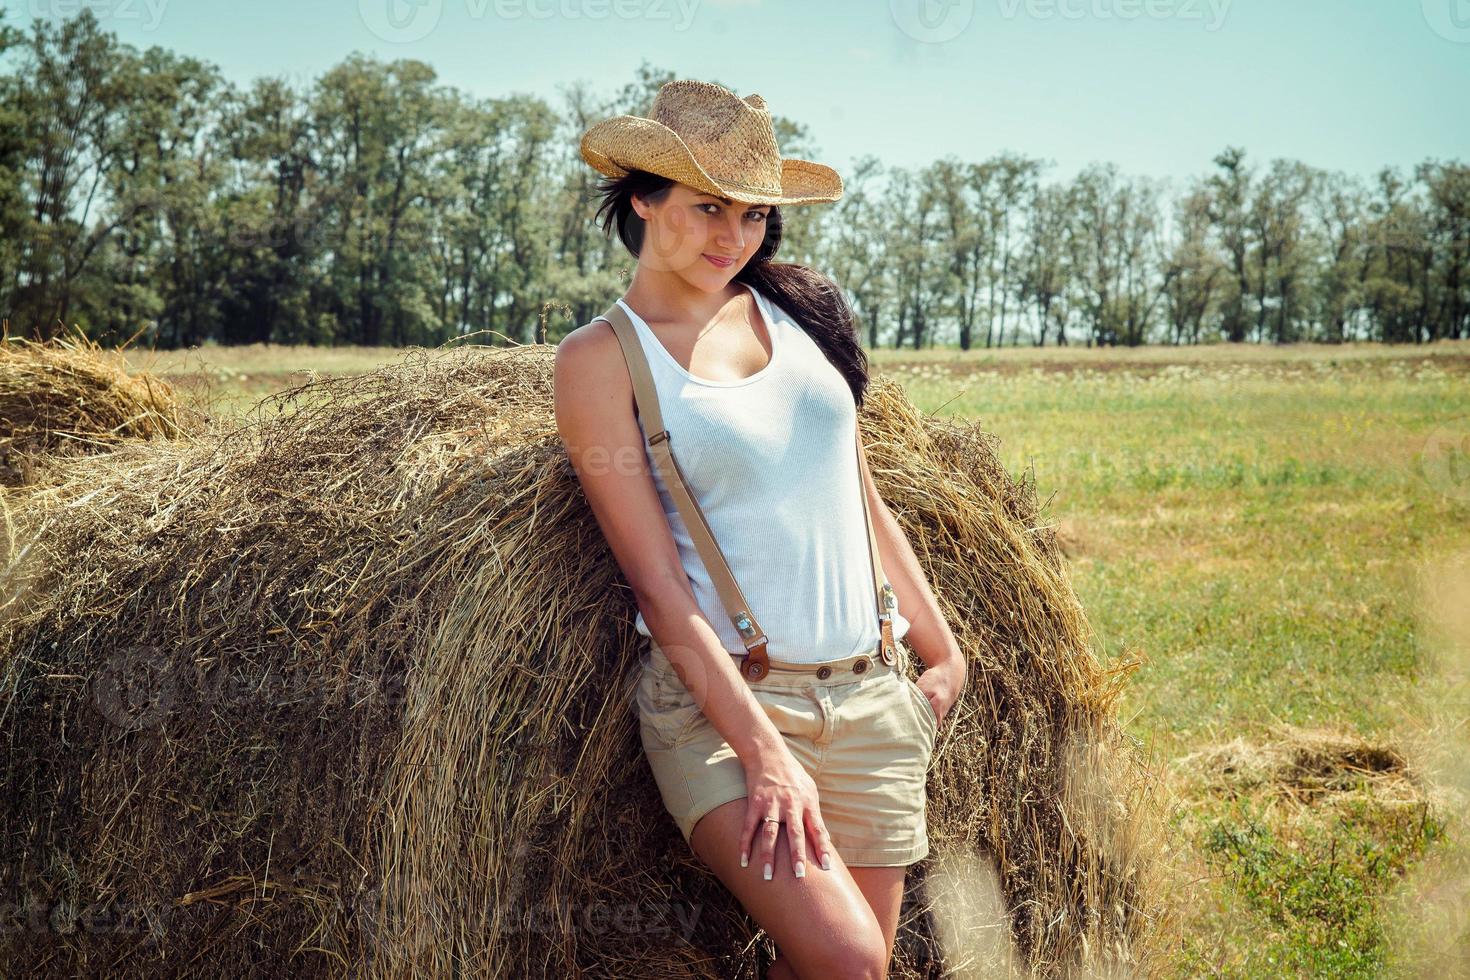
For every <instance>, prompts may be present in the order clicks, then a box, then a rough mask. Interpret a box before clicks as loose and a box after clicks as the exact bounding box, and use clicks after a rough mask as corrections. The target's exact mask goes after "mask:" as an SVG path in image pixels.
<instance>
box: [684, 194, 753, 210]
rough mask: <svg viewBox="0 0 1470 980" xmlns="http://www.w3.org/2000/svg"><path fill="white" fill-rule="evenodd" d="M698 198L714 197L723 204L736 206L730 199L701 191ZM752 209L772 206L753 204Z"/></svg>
mask: <svg viewBox="0 0 1470 980" xmlns="http://www.w3.org/2000/svg"><path fill="white" fill-rule="evenodd" d="M697 196H699V197H712V198H714V199H715V200H716V201H719V202H720V203H721V204H734V203H735V202H734V201H732V200H730V199H729V198H728V197H720V196H719V195H718V194H711V193H710V192H709V191H700V192H699V194H698V195H697ZM751 207H753V208H768V207H770V205H769V204H752V205H751Z"/></svg>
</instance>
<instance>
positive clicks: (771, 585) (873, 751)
mask: <svg viewBox="0 0 1470 980" xmlns="http://www.w3.org/2000/svg"><path fill="white" fill-rule="evenodd" d="M581 149H582V155H583V158H584V159H585V160H587V162H588V163H589V164H591V165H592V166H593V167H594V168H596V169H597V170H598V171H599V172H601V173H602V174H604V175H605V176H607V177H609V178H611V179H610V180H608V181H604V182H603V184H602V186H601V192H602V194H603V195H604V201H603V205H602V208H601V210H600V212H599V213H602V212H606V217H605V219H604V228H605V229H606V228H608V227H609V226H610V225H611V224H612V223H613V222H614V221H616V224H617V228H618V234H619V237H620V238H621V240H622V241H623V243H624V245H625V246H626V247H627V248H628V250H629V251H630V252H631V253H632V254H633V255H634V256H635V257H636V258H637V260H638V261H637V268H636V271H635V273H634V275H633V280H632V283H631V284H630V285H629V287H628V290H627V293H626V294H625V295H624V297H623V298H622V299H621V300H619V301H618V303H617V305H616V306H615V307H614V309H613V310H610V311H609V315H611V316H613V317H615V318H617V319H620V320H622V319H623V317H624V316H626V321H625V323H624V325H623V326H622V327H621V329H622V330H623V331H624V333H623V337H624V340H623V341H620V340H619V337H618V336H617V335H615V331H614V329H613V327H612V323H611V322H610V321H609V320H608V319H606V318H599V319H596V320H593V321H592V322H590V323H588V324H586V325H584V326H582V327H580V328H578V329H577V330H574V331H573V332H572V333H571V334H570V335H568V336H567V337H566V338H565V339H564V340H563V341H562V342H561V344H560V345H559V346H558V348H557V355H556V367H555V392H556V395H555V398H556V418H557V427H558V430H559V432H560V434H561V437H562V440H563V443H564V444H565V446H566V450H567V453H568V456H569V458H570V460H571V462H572V465H573V467H574V468H575V470H576V472H577V475H578V478H579V480H580V481H581V484H582V487H583V489H584V491H585V493H586V496H587V500H588V502H589V504H590V505H591V508H592V510H593V513H594V515H595V516H596V518H597V521H598V523H599V525H600V527H601V528H602V531H603V533H604V535H605V536H606V538H607V541H608V544H609V547H610V548H611V549H612V552H613V555H614V557H615V558H616V560H617V562H618V565H619V567H620V568H621V570H622V572H623V574H624V576H625V577H626V579H627V581H628V583H629V584H630V585H631V586H632V588H633V592H634V595H635V598H636V600H637V604H638V609H639V613H638V620H637V629H638V631H639V632H640V633H642V634H643V635H645V636H647V637H648V638H649V648H648V655H647V657H646V658H645V660H644V662H643V664H642V672H641V675H640V681H639V686H638V693H637V706H638V713H639V716H640V730H641V733H642V741H643V747H644V749H645V754H646V756H647V758H648V760H649V764H650V766H651V768H652V770H653V773H654V777H655V780H656V781H657V783H658V785H659V789H660V792H661V793H662V795H663V800H664V803H665V806H666V807H667V808H668V809H669V812H670V813H671V815H672V816H673V817H674V819H675V822H676V823H677V824H678V826H679V829H680V832H681V833H682V834H683V835H684V837H685V839H686V840H687V841H688V843H689V845H690V847H691V848H692V849H693V851H694V853H695V854H696V855H697V856H698V857H699V858H700V860H701V861H703V862H704V863H705V864H706V865H707V866H708V867H709V868H710V869H711V871H713V872H714V873H715V874H716V875H717V876H718V877H719V878H720V880H721V881H723V882H724V883H725V884H726V886H727V887H729V888H730V890H731V891H732V892H733V893H734V894H735V896H736V897H737V898H738V899H739V901H740V902H741V903H742V904H743V905H744V907H745V908H746V910H747V911H748V912H749V913H750V915H751V916H752V917H753V918H754V919H755V920H756V921H757V922H758V923H760V925H761V926H762V928H764V929H765V930H766V931H767V932H768V933H770V935H771V936H772V937H773V938H774V939H775V941H776V943H777V945H778V947H779V948H780V950H781V955H780V956H779V957H778V958H777V959H776V961H775V963H774V964H773V965H772V967H771V970H770V972H769V973H768V976H770V977H782V978H784V977H793V976H798V977H830V976H840V977H870V976H871V977H881V976H884V975H886V973H887V969H888V963H889V960H890V958H891V955H892V950H893V943H894V936H895V933H896V931H897V927H898V913H899V904H900V899H901V898H902V894H903V882H904V869H905V868H906V867H907V865H909V864H912V863H914V862H915V861H918V860H920V859H922V858H923V857H925V856H926V855H927V854H928V837H927V834H926V830H925V826H924V785H925V777H926V772H927V767H928V762H929V758H930V755H931V753H932V751H933V746H934V738H935V734H936V732H937V730H938V726H939V724H940V723H941V722H942V721H943V719H944V717H945V715H946V714H947V713H948V711H949V709H950V706H951V705H952V704H953V703H954V701H955V699H956V698H957V697H958V696H959V692H960V691H961V689H962V688H963V686H964V683H965V663H964V659H963V657H962V656H961V654H960V651H959V648H958V645H957V644H956V642H955V640H954V636H953V634H952V633H951V632H950V629H949V627H948V625H947V624H946V623H945V622H944V619H943V617H942V615H941V614H940V610H939V608H938V604H937V603H936V602H935V599H934V596H933V594H932V592H931V591H930V588H929V585H928V583H927V582H926V581H925V579H924V575H923V572H922V570H921V569H920V567H919V563H918V560H917V558H916V557H915V555H914V551H913V548H912V547H911V546H910V544H909V542H908V541H907V540H906V538H905V537H904V534H903V531H902V529H901V528H900V527H899V526H898V523H897V522H896V521H895V520H894V519H893V517H892V515H891V514H889V512H888V510H887V508H886V507H885V506H884V504H883V501H882V499H881V498H880V497H879V495H878V493H877V491H876V489H875V488H874V485H873V481H872V476H871V474H870V473H869V472H868V468H867V464H866V461H865V459H863V458H862V455H861V452H860V450H859V449H858V448H855V447H856V446H858V445H860V442H859V440H858V438H857V430H856V419H857V414H856V412H857V408H858V406H860V405H861V400H862V396H863V393H864V391H865V389H866V386H867V366H866V358H865V356H864V355H863V352H862V350H861V347H860V346H859V344H858V340H857V335H856V331H855V329H854V327H853V322H852V315H851V312H850V310H848V308H847V306H846V304H845V302H844V301H843V300H842V297H841V294H840V291H839V290H838V289H837V288H836V286H835V285H834V284H833V283H832V282H831V280H829V279H827V278H826V277H824V276H821V275H819V274H817V273H815V272H813V271H812V270H810V269H806V268H804V267H801V266H796V265H786V264H775V263H772V262H771V259H772V258H773V257H774V255H775V253H776V250H777V247H778V246H779V244H780V240H781V215H780V211H779V205H781V204H803V203H812V202H817V201H834V200H836V199H837V198H838V197H840V196H841V193H842V182H841V178H840V177H839V176H838V175H837V174H836V172H835V171H833V170H832V169H831V168H829V167H825V166H822V165H820V164H816V163H811V162H808V161H804V160H795V159H784V160H783V159H781V157H780V156H779V154H778V152H777V149H776V141H775V135H774V130H773V127H772V125H771V118H770V115H769V113H768V112H767V111H766V109H765V103H764V101H763V100H762V99H761V97H760V96H758V95H752V96H750V97H748V98H747V99H745V100H741V99H740V98H739V97H738V96H736V95H735V94H734V93H733V92H730V91H729V90H728V89H725V88H723V87H722V86H719V85H713V84H710V83H706V82H698V81H689V80H680V81H674V82H669V83H668V84H666V85H664V86H663V87H662V88H661V89H660V90H659V92H658V94H657V97H656V98H655V100H654V104H653V108H652V110H651V112H650V116H649V117H648V118H643V117H637V116H619V117H616V118H614V119H611V120H607V121H605V122H602V123H599V124H598V125H596V126H593V127H592V128H591V129H589V130H588V131H587V132H586V134H584V136H583V138H582V147H581ZM712 175H718V176H717V177H716V176H712ZM618 310H621V311H622V312H621V313H618V312H616V311H618ZM629 331H631V333H630V332H629ZM634 333H636V338H637V343H638V344H639V345H641V350H642V351H643V352H644V353H645V354H646V358H644V359H645V360H646V362H647V365H648V370H649V375H650V376H651V381H652V384H653V386H654V387H655V389H656V391H657V396H658V404H659V407H660V408H661V410H662V415H663V422H664V427H665V429H666V431H667V432H668V433H670V440H669V445H670V447H671V448H672V451H673V453H674V454H675V457H676V458H677V461H678V465H679V467H680V468H681V470H682V472H683V474H684V476H685V477H686V478H687V481H688V485H689V488H690V493H691V494H692V496H693V498H694V500H695V501H697V505H698V507H699V508H700V510H701V511H702V513H703V517H704V519H705V521H706V523H707V526H708V528H709V530H710V531H711V532H712V533H713V538H714V541H715V542H716V543H717V545H718V548H719V550H720V552H721V554H722V555H723V557H724V559H726V560H727V562H728V571H729V572H731V573H732V574H733V577H734V579H735V580H736V581H737V582H738V584H739V587H740V589H741V591H742V592H743V598H745V599H746V600H748V602H749V604H750V611H751V613H752V614H753V615H755V616H758V617H759V618H760V625H761V627H763V629H764V635H763V636H762V637H761V638H759V639H756V640H753V639H752V638H751V637H750V636H742V629H745V630H747V632H751V631H752V630H750V629H749V621H748V620H742V619H741V617H740V616H732V615H728V614H729V613H730V609H729V608H728V607H727V606H726V605H724V604H723V603H722V601H721V597H720V592H719V589H718V587H717V584H716V581H715V579H716V578H718V577H719V572H718V570H716V573H715V575H714V576H712V575H711V572H710V570H709V569H707V568H706V566H705V563H704V562H703V561H702V559H701V557H700V554H699V553H698V549H697V547H696V545H695V543H694V541H693V539H691V536H690V533H689V525H688V523H686V521H685V520H684V519H683V516H682V514H681V513H680V509H679V507H678V505H677V504H676V503H675V501H674V498H673V497H672V496H671V494H670V487H669V486H668V485H667V484H666V482H665V480H664V479H663V478H662V474H661V473H660V472H659V471H658V470H657V469H656V468H654V467H653V466H651V465H650V450H651V445H650V442H649V439H648V437H649V435H651V434H653V435H656V433H649V432H647V431H645V429H644V424H643V418H642V417H641V416H640V415H639V414H638V412H637V402H636V400H635V392H634V382H633V379H632V377H631V376H630V368H629V365H630V363H631V362H630V361H629V360H628V359H626V358H625V356H624V348H623V347H622V346H621V344H622V343H623V342H629V343H631V342H632V341H631V340H628V338H629V337H630V336H632V334H634ZM865 499H866V502H867V511H866V512H865V511H864V500H865ZM868 515H871V519H872V524H871V529H872V535H873V537H872V538H871V539H870V538H869V536H868V535H869V524H868V519H869V516H868ZM874 542H875V543H876V550H877V553H878V558H879V559H880V561H879V563H878V565H874V564H870V558H871V552H870V547H871V546H872V544H873V543H874ZM879 565H881V568H879V567H878V566H879ZM881 569H888V570H890V571H891V572H892V574H891V577H890V578H889V579H888V582H889V584H891V586H892V593H891V594H896V598H897V608H896V609H895V608H894V607H893V606H891V605H890V606H889V609H890V610H891V615H890V616H889V617H883V616H881V611H882V608H883V603H882V601H881V599H880V598H879V592H878V589H877V581H878V580H880V579H881V577H882V571H881ZM875 573H876V574H877V576H878V577H879V578H877V579H875ZM884 592H885V593H887V590H886V589H885V590H884ZM898 610H902V611H903V612H902V614H900V613H899V612H898ZM884 619H888V620H890V621H889V622H884V621H883V620H884ZM737 623H738V624H740V625H737ZM904 638H906V641H907V642H906V643H901V644H898V643H897V641H898V640H899V639H904ZM895 644H897V645H896V646H895ZM895 649H896V650H897V655H896V657H895V655H894V654H893V651H894V650H895ZM911 651H912V652H914V653H917V654H918V655H919V657H920V658H921V659H922V660H924V661H925V663H926V664H927V665H928V669H927V670H925V671H924V673H923V674H922V676H921V677H920V679H919V681H918V683H917V684H915V683H914V682H912V681H909V680H908V679H907V677H906V676H905V675H904V673H903V666H904V664H903V660H902V659H901V658H906V657H907V655H909V653H910V652H911ZM757 654H759V655H760V659H759V660H758V661H755V660H753V659H752V658H754V657H755V656H756V655H757ZM766 667H768V669H764V668H766ZM757 869H759V873H758V872H757Z"/></svg>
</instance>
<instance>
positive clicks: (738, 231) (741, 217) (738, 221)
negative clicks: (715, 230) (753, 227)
mask: <svg viewBox="0 0 1470 980" xmlns="http://www.w3.org/2000/svg"><path fill="white" fill-rule="evenodd" d="M716 240H717V241H718V242H719V244H720V247H721V248H731V249H733V250H734V251H737V252H743V251H744V250H745V212H743V211H739V212H737V211H727V212H726V218H725V222H724V225H723V226H722V227H721V229H720V233H719V235H718V236H716ZM732 243H733V244H732Z"/></svg>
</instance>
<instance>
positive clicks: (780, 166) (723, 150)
mask: <svg viewBox="0 0 1470 980" xmlns="http://www.w3.org/2000/svg"><path fill="white" fill-rule="evenodd" d="M582 159H584V160H586V161H587V162H588V163H589V164H591V165H592V167H593V168H594V169H596V170H597V171H598V172H599V173H602V174H605V175H606V176H608V177H621V176H623V175H624V174H626V173H627V172H628V171H629V170H646V171H648V172H649V173H655V174H659V175H661V176H664V177H670V178H672V179H674V180H677V181H679V182H680V183H684V184H688V185H689V186H691V187H697V188H699V189H700V190H702V191H708V192H710V193H711V194H718V195H719V196H721V197H728V198H731V199H733V200H737V201H742V202H744V203H746V204H812V203H816V202H819V201H835V200H837V199H838V198H839V197H841V196H842V178H841V177H840V176H838V174H837V171H835V170H833V169H832V168H831V167H828V166H825V165H823V164H820V163H813V162H811V161H810V160H797V159H793V158H786V159H782V158H781V153H780V151H779V150H778V149H777V148H776V131H775V129H774V128H773V127H772V125H771V114H770V113H769V112H767V111H766V100H765V99H763V98H761V97H760V96H759V95H749V96H746V97H745V98H744V99H742V98H740V97H739V96H738V95H736V94H735V93H734V92H732V91H730V90H729V89H727V88H725V87H724V86H723V85H716V84H714V83H713V82H699V81H694V80H678V81H673V82H667V83H665V84H664V86H663V87H662V88H660V89H659V90H658V94H657V95H656V96H654V99H653V108H652V109H651V110H650V111H649V114H648V117H647V118H645V117H643V116H626V115H625V116H614V117H613V118H611V119H606V120H603V121H602V122H600V123H598V124H597V125H595V126H593V127H592V128H591V129H589V130H587V132H585V133H583V134H582Z"/></svg>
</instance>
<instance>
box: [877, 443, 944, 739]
mask: <svg viewBox="0 0 1470 980" xmlns="http://www.w3.org/2000/svg"><path fill="white" fill-rule="evenodd" d="M861 458H862V476H863V492H864V493H866V494H867V495H868V510H869V512H870V513H871V514H872V517H873V535H874V536H875V537H876V538H877V539H878V559H879V560H880V561H881V562H882V563H883V573H884V574H885V575H887V576H888V581H889V582H890V583H891V584H892V585H893V591H894V592H895V593H896V594H897V596H898V611H899V612H901V613H903V615H904V617H905V618H906V619H908V621H909V629H908V632H907V633H906V634H904V642H905V643H907V644H908V646H909V649H911V650H913V651H914V653H915V654H916V655H917V656H918V658H919V659H920V660H922V661H924V663H925V664H926V665H928V666H929V667H936V666H939V665H941V664H945V663H960V664H963V663H964V656H963V654H962V653H961V652H960V646H959V643H958V642H956V640H955V638H954V633H953V632H951V631H950V628H949V624H948V623H947V622H945V620H944V614H943V613H942V612H941V611H940V609H939V602H938V600H936V599H935V598H934V592H933V590H932V589H930V588H929V582H928V580H927V579H926V578H925V577H924V569H923V568H922V567H921V566H920V565H919V558H918V556H917V555H915V554H914V548H913V545H911V544H909V539H908V537H907V536H906V535H905V534H904V533H903V528H902V527H900V526H899V523H898V521H897V519H895V518H894V516H893V515H892V514H891V513H889V511H888V505H887V504H885V503H883V498H882V497H881V496H880V495H879V494H878V488H877V485H876V484H874V482H873V474H872V473H871V472H870V471H869V469H868V454H867V450H866V449H864V450H863V452H862V454H861ZM961 677H962V678H963V674H961ZM957 693H958V692H956V694H957ZM944 707H945V708H946V709H947V708H948V704H946V705H945V706H944ZM936 714H938V715H939V716H940V717H943V714H944V712H942V711H936Z"/></svg>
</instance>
